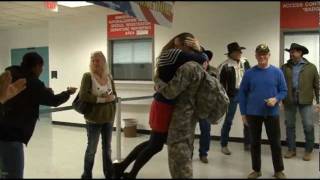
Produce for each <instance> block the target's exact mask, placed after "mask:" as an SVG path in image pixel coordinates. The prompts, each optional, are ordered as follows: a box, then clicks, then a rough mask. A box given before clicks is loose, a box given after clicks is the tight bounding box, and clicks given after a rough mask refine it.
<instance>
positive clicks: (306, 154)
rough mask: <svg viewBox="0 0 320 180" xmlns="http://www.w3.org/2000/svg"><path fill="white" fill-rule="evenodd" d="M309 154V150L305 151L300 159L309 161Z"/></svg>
mask: <svg viewBox="0 0 320 180" xmlns="http://www.w3.org/2000/svg"><path fill="white" fill-rule="evenodd" d="M311 155H312V153H311V152H305V153H304V156H303V158H302V159H303V160H304V161H310V160H311Z"/></svg>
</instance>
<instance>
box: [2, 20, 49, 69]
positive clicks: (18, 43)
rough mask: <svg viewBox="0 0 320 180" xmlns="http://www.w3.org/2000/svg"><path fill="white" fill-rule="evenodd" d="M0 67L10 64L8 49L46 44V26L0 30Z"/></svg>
mask: <svg viewBox="0 0 320 180" xmlns="http://www.w3.org/2000/svg"><path fill="white" fill-rule="evenodd" d="M0 42H1V43H0V59H1V60H0V69H1V70H3V69H4V68H5V67H7V66H9V65H10V64H11V55H10V50H11V49H15V48H28V47H43V46H48V26H47V25H46V26H41V27H34V28H27V29H25V28H20V29H11V30H7V31H0Z"/></svg>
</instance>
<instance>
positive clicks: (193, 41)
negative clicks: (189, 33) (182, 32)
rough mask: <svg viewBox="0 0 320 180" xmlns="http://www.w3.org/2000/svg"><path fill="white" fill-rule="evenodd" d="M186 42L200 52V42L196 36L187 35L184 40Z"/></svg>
mask: <svg viewBox="0 0 320 180" xmlns="http://www.w3.org/2000/svg"><path fill="white" fill-rule="evenodd" d="M184 44H185V45H186V46H189V47H191V48H192V49H194V50H196V51H198V52H201V46H200V43H199V41H198V40H197V39H196V38H191V37H187V38H186V40H185V41H184Z"/></svg>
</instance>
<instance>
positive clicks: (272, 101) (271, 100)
mask: <svg viewBox="0 0 320 180" xmlns="http://www.w3.org/2000/svg"><path fill="white" fill-rule="evenodd" d="M265 101H266V103H267V105H268V106H270V107H274V106H275V105H276V104H277V102H278V100H277V98H275V97H273V98H269V99H267V100H265Z"/></svg>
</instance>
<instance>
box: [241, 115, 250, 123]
mask: <svg viewBox="0 0 320 180" xmlns="http://www.w3.org/2000/svg"><path fill="white" fill-rule="evenodd" d="M242 122H243V124H244V125H246V126H249V124H248V120H247V117H246V116H245V115H242Z"/></svg>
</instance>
